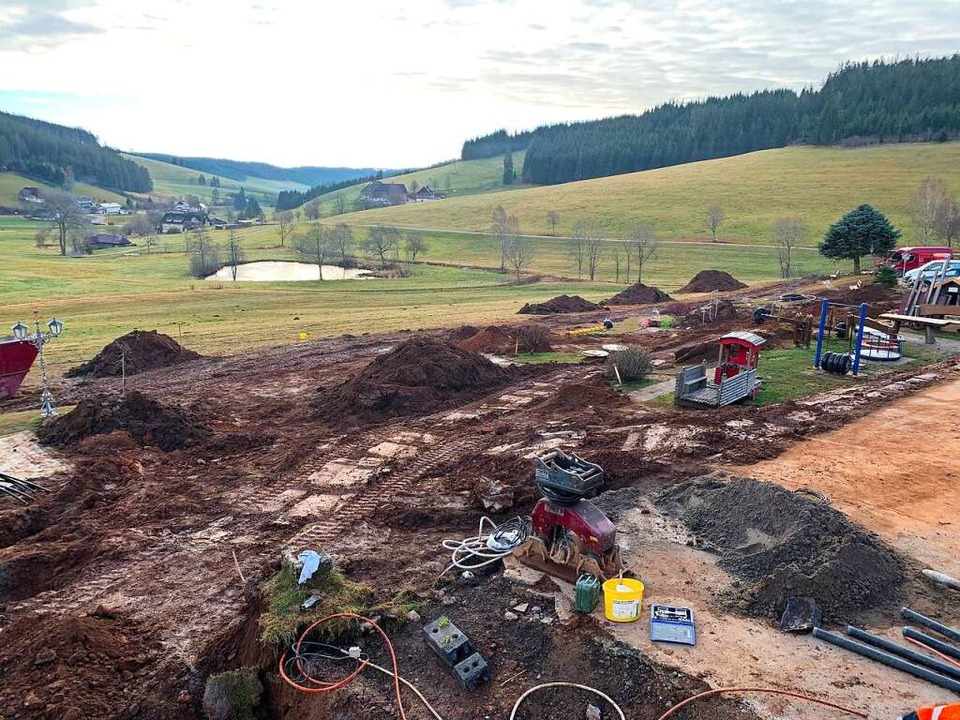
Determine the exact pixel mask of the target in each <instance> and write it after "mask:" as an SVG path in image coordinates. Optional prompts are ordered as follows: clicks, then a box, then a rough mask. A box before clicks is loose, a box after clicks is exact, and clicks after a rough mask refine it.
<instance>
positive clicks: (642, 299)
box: [607, 283, 673, 305]
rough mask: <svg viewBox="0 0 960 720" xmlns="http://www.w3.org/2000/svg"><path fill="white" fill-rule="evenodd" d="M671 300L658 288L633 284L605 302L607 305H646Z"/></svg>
mask: <svg viewBox="0 0 960 720" xmlns="http://www.w3.org/2000/svg"><path fill="white" fill-rule="evenodd" d="M671 300H673V298H671V297H670V296H669V295H667V294H666V293H665V292H664V291H663V290H661V289H660V288H655V287H650V286H649V285H644V284H643V283H634V284H633V285H631V286H630V287H628V288H627V289H626V290H621V291H620V292H618V293H617V294H616V295H614V296H613V297H612V298H610V299H609V300H607V305H648V304H650V303H661V302H670V301H671Z"/></svg>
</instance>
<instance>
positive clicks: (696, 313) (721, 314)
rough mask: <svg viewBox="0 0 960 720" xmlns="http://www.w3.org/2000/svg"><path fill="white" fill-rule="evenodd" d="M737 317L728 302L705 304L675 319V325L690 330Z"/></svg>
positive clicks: (735, 310) (720, 301) (732, 306)
mask: <svg viewBox="0 0 960 720" xmlns="http://www.w3.org/2000/svg"><path fill="white" fill-rule="evenodd" d="M738 317H739V313H738V312H737V308H736V306H735V305H734V304H733V303H732V302H730V301H729V300H719V301H717V302H710V303H705V304H703V305H700V306H695V307H693V308H691V309H689V310H687V311H686V312H685V313H683V314H682V315H680V316H678V317H677V324H678V325H680V326H682V327H686V328H690V327H699V326H700V325H711V324H716V323H725V322H730V321H732V320H736V319H737V318H738Z"/></svg>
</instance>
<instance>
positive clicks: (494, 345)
mask: <svg viewBox="0 0 960 720" xmlns="http://www.w3.org/2000/svg"><path fill="white" fill-rule="evenodd" d="M553 338H554V335H553V333H551V332H550V331H549V330H548V329H547V328H545V327H543V326H542V325H536V324H534V325H520V326H516V327H500V326H498V325H491V326H489V327H486V328H484V329H483V330H479V331H477V332H476V333H474V334H473V335H470V336H469V337H467V338H464V339H462V340H460V341H459V342H457V345H458V346H459V347H461V348H463V349H464V350H472V351H473V352H479V353H497V354H514V353H516V352H521V353H540V352H550V351H551V350H552V349H553V348H552V346H551V344H550V342H551V339H553Z"/></svg>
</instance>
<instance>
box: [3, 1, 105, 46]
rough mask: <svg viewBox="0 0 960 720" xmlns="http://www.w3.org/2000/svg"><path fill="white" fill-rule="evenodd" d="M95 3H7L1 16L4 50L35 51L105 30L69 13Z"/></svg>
mask: <svg viewBox="0 0 960 720" xmlns="http://www.w3.org/2000/svg"><path fill="white" fill-rule="evenodd" d="M92 5H94V2H93V0H89V1H87V2H84V1H82V0H81V1H78V0H36V1H34V2H29V3H26V2H12V3H9V4H7V6H6V9H5V13H4V15H3V16H0V50H25V51H32V50H37V49H42V48H51V47H56V46H58V45H60V44H62V43H64V42H67V41H69V40H73V39H77V38H81V37H83V36H85V35H95V34H98V33H101V32H103V30H102V28H99V27H97V26H95V25H91V24H89V23H84V22H78V21H75V20H71V19H69V18H68V17H66V15H65V13H67V12H69V11H71V10H76V9H80V8H83V7H89V6H92Z"/></svg>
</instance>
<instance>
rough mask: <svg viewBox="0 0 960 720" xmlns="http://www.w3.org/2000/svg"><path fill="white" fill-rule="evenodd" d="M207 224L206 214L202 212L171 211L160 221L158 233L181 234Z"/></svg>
mask: <svg viewBox="0 0 960 720" xmlns="http://www.w3.org/2000/svg"><path fill="white" fill-rule="evenodd" d="M206 224H207V214H206V213H205V212H203V211H202V210H188V211H186V212H178V211H176V210H171V211H170V212H167V213H164V214H163V217H162V218H161V219H160V232H161V233H162V234H164V235H166V234H170V233H182V232H186V231H188V230H193V229H195V228H198V227H202V226H203V225H206Z"/></svg>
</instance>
